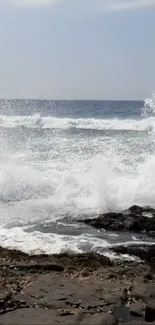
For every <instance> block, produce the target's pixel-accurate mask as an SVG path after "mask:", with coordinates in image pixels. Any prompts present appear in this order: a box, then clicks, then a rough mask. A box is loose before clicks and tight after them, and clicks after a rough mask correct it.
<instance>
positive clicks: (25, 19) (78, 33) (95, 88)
mask: <svg viewBox="0 0 155 325" xmlns="http://www.w3.org/2000/svg"><path fill="white" fill-rule="evenodd" d="M0 40H1V45H0V97H3V98H21V97H22V98H23V97H24V98H27V97H28V98H53V99H143V98H145V97H146V96H148V95H149V93H150V92H152V91H153V90H154V89H155V0H0Z"/></svg>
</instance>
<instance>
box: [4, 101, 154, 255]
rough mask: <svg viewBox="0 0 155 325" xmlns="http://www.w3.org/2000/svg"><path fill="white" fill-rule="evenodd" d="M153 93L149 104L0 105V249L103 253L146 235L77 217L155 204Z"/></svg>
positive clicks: (143, 239)
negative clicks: (98, 227) (107, 227)
mask: <svg viewBox="0 0 155 325" xmlns="http://www.w3.org/2000/svg"><path fill="white" fill-rule="evenodd" d="M154 113H155V96H153V95H152V97H150V98H149V99H147V100H145V101H44V100H1V101H0V245H2V246H4V247H9V248H16V249H20V250H22V251H25V252H28V253H30V254H31V253H49V254H50V253H60V252H64V251H74V252H86V251H96V252H100V253H102V251H103V250H104V249H105V248H106V247H107V248H108V247H110V246H111V245H115V244H118V243H129V242H134V243H135V242H136V243H137V244H138V243H139V242H141V241H148V238H147V237H145V236H143V237H142V236H139V237H138V235H137V236H135V235H132V234H128V233H124V234H121V233H112V232H105V231H104V230H103V231H98V230H95V229H92V228H91V227H88V226H85V225H83V224H80V223H78V219H80V218H86V217H93V216H96V215H98V214H100V213H104V212H113V211H115V212H116V211H120V210H123V209H126V208H129V207H130V206H132V205H133V204H137V205H142V206H144V205H150V206H151V207H155V167H154V166H155V114H154Z"/></svg>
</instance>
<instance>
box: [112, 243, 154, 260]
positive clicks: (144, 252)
mask: <svg viewBox="0 0 155 325" xmlns="http://www.w3.org/2000/svg"><path fill="white" fill-rule="evenodd" d="M149 249H150V246H148V245H129V246H114V247H112V248H111V250H113V251H114V252H115V253H117V254H128V255H132V256H137V257H139V258H140V259H142V260H149V257H148V251H149Z"/></svg>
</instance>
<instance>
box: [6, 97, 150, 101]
mask: <svg viewBox="0 0 155 325" xmlns="http://www.w3.org/2000/svg"><path fill="white" fill-rule="evenodd" d="M2 100H3V101H11V100H12V101H20V100H21V101H26V100H27V101H36V100H38V101H61V102H80V101H81V102H143V101H144V100H145V99H58V98H55V99H54V98H53V99H52V98H37V97H36V98H24V97H23V98H2V97H0V101H2Z"/></svg>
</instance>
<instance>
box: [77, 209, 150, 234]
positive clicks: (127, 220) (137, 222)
mask: <svg viewBox="0 0 155 325" xmlns="http://www.w3.org/2000/svg"><path fill="white" fill-rule="evenodd" d="M144 213H152V215H153V217H152V218H148V217H147V216H144ZM154 215H155V210H154V209H152V208H149V207H148V208H142V207H138V206H132V207H131V208H130V209H129V210H126V211H123V212H121V213H114V212H113V213H105V214H102V215H100V216H99V217H97V218H94V219H85V220H81V221H80V222H84V223H85V224H88V225H90V226H93V227H94V228H97V229H105V230H113V231H132V232H138V233H139V232H143V231H146V232H147V233H150V234H151V233H152V232H153V231H155V216H154Z"/></svg>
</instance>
